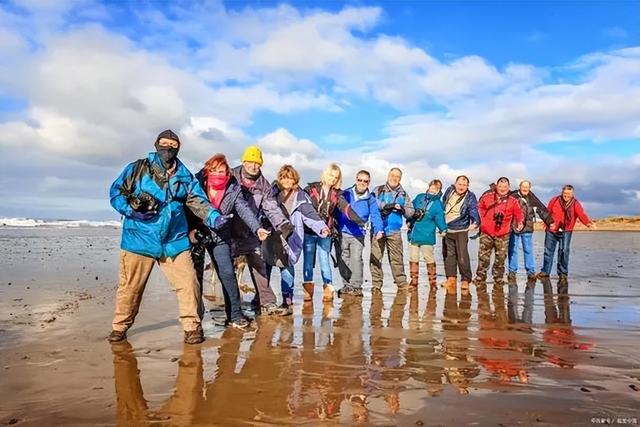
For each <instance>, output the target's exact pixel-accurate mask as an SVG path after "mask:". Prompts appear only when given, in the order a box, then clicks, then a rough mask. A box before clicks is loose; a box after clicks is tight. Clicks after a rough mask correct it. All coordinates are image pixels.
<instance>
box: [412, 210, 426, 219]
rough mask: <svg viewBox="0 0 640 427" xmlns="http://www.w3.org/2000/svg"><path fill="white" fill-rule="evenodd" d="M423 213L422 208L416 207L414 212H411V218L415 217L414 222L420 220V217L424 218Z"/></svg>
mask: <svg viewBox="0 0 640 427" xmlns="http://www.w3.org/2000/svg"><path fill="white" fill-rule="evenodd" d="M425 213H426V212H425V211H424V209H416V211H415V213H414V214H413V219H415V220H416V222H418V221H422V218H424V215H425Z"/></svg>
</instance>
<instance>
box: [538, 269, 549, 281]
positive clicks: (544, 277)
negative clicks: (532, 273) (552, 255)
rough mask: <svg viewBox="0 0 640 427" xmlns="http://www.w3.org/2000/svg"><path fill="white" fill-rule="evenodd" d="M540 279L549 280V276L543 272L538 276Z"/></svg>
mask: <svg viewBox="0 0 640 427" xmlns="http://www.w3.org/2000/svg"><path fill="white" fill-rule="evenodd" d="M536 277H537V278H538V279H541V280H542V279H548V278H549V274H547V273H545V272H544V271H541V272H540V273H538V275H537V276H536Z"/></svg>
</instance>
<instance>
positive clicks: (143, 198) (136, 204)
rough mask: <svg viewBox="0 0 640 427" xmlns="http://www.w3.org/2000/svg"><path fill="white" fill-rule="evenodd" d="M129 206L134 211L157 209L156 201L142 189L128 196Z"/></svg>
mask: <svg viewBox="0 0 640 427" xmlns="http://www.w3.org/2000/svg"><path fill="white" fill-rule="evenodd" d="M128 202H129V206H131V208H133V210H134V211H136V212H149V211H157V210H158V201H157V200H156V199H155V197H153V196H152V195H151V194H149V193H145V192H144V191H143V192H142V193H140V194H138V195H137V196H134V195H131V196H129V200H128Z"/></svg>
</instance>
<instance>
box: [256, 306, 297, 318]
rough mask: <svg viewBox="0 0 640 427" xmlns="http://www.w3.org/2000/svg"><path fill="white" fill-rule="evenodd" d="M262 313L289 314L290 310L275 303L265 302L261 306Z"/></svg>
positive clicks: (268, 314) (271, 314)
mask: <svg viewBox="0 0 640 427" xmlns="http://www.w3.org/2000/svg"><path fill="white" fill-rule="evenodd" d="M260 314H266V315H267V316H288V315H289V314H291V313H289V312H288V310H285V309H283V308H282V306H280V307H278V306H277V305H276V304H274V303H269V304H265V305H263V306H261V307H260Z"/></svg>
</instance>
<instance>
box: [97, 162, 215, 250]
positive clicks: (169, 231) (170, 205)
mask: <svg viewBox="0 0 640 427" xmlns="http://www.w3.org/2000/svg"><path fill="white" fill-rule="evenodd" d="M142 192H145V193H148V194H150V195H151V196H153V198H154V199H155V200H156V201H157V202H158V213H157V215H155V216H154V217H153V218H151V219H149V220H146V221H142V220H138V219H135V218H132V217H131V215H132V213H133V208H132V207H131V206H130V205H129V202H128V200H127V199H128V197H130V196H139V195H140V193H142ZM109 196H110V198H111V206H113V208H114V209H115V210H116V211H118V212H119V213H120V214H121V215H123V216H124V221H123V223H122V241H121V243H120V247H121V248H122V249H123V250H126V251H129V252H133V253H136V254H139V255H144V256H149V257H153V258H160V257H175V256H177V255H178V254H180V253H181V252H183V251H186V250H188V249H189V248H190V247H191V244H190V242H189V237H188V235H187V234H188V231H189V228H188V225H187V216H186V213H185V207H187V208H188V209H189V210H190V211H191V212H192V213H193V214H194V215H195V216H197V217H199V218H200V219H201V220H202V221H204V224H206V225H207V226H208V227H213V225H214V222H215V219H216V218H217V217H218V216H219V215H220V213H219V212H218V211H217V210H216V209H214V208H212V207H211V205H210V204H209V201H208V200H207V197H206V196H205V194H204V191H203V190H202V187H200V184H199V183H198V181H197V180H196V179H195V177H194V176H193V175H192V174H191V172H189V170H188V169H187V168H186V166H185V165H184V164H182V162H181V161H180V160H178V159H176V166H175V170H174V172H173V174H172V175H171V176H170V177H169V176H168V174H167V171H166V170H165V169H164V167H163V166H162V164H161V161H160V159H159V156H158V154H157V153H149V156H148V157H147V158H146V159H140V160H138V161H136V162H133V163H130V164H128V165H127V166H126V167H125V168H124V170H123V171H122V173H121V174H120V176H118V178H116V180H115V181H114V182H113V184H112V185H111V189H110V191H109Z"/></svg>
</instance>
